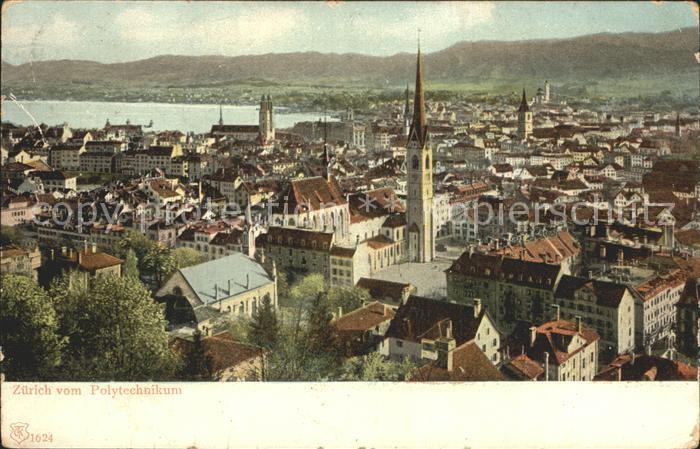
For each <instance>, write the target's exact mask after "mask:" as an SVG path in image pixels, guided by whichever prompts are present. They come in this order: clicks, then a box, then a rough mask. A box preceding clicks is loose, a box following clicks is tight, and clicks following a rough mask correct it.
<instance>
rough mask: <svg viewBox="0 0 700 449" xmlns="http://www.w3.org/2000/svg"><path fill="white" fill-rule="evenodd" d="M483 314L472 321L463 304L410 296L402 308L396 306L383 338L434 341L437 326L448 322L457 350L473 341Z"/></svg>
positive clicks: (483, 312) (439, 326)
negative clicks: (431, 339) (394, 313)
mask: <svg viewBox="0 0 700 449" xmlns="http://www.w3.org/2000/svg"><path fill="white" fill-rule="evenodd" d="M485 314H486V311H485V309H484V308H482V309H481V312H480V313H479V314H478V316H476V317H475V316H474V308H473V307H470V306H467V305H464V304H456V303H451V302H446V301H440V300H437V299H431V298H424V297H421V296H410V297H409V298H408V300H407V301H406V303H405V304H401V305H400V306H399V308H398V310H397V311H396V316H395V317H394V319H393V320H391V324H390V325H389V329H388V330H387V331H386V334H385V337H393V338H397V339H400V340H408V341H414V342H420V341H421V339H423V338H436V335H437V334H440V333H441V329H442V327H441V326H443V325H444V323H445V321H446V320H449V321H451V322H452V332H453V335H454V338H455V340H456V342H457V345H458V346H459V345H461V344H463V343H465V342H467V341H470V340H473V339H474V338H475V337H476V331H477V329H478V328H479V324H480V323H481V320H482V319H483V318H484V316H485ZM489 363H490V362H489Z"/></svg>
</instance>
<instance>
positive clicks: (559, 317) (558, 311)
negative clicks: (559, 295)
mask: <svg viewBox="0 0 700 449" xmlns="http://www.w3.org/2000/svg"><path fill="white" fill-rule="evenodd" d="M552 307H553V308H555V309H556V311H557V314H556V315H555V317H556V320H557V321H559V320H561V306H560V305H559V304H552Z"/></svg>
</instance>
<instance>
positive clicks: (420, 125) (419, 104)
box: [408, 42, 428, 147]
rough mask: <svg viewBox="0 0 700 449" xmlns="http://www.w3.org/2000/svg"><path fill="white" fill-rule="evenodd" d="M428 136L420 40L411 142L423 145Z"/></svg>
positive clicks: (409, 138)
mask: <svg viewBox="0 0 700 449" xmlns="http://www.w3.org/2000/svg"><path fill="white" fill-rule="evenodd" d="M427 137H428V129H427V125H426V120H425V95H424V93H423V68H422V66H421V54H420V42H419V44H418V57H417V61H416V93H415V96H414V98H413V123H411V131H410V132H409V137H408V140H409V142H410V141H412V140H415V141H417V142H418V144H419V145H420V146H421V147H422V146H424V145H425V141H426V139H427Z"/></svg>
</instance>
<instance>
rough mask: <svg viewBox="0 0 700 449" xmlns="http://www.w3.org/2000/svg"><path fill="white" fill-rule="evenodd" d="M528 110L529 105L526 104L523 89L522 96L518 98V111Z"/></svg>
mask: <svg viewBox="0 0 700 449" xmlns="http://www.w3.org/2000/svg"><path fill="white" fill-rule="evenodd" d="M529 110H530V106H528V104H527V97H526V96H525V89H523V98H522V100H520V108H518V112H527V111H529Z"/></svg>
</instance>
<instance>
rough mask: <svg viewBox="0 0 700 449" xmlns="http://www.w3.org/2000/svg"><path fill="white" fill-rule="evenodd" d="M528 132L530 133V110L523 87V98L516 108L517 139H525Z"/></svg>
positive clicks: (528, 134) (528, 135)
mask: <svg viewBox="0 0 700 449" xmlns="http://www.w3.org/2000/svg"><path fill="white" fill-rule="evenodd" d="M530 134H532V111H530V106H528V104H527V99H526V98H525V89H523V98H522V100H521V101H520V107H519V108H518V139H520V140H527V138H528V137H530Z"/></svg>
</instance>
